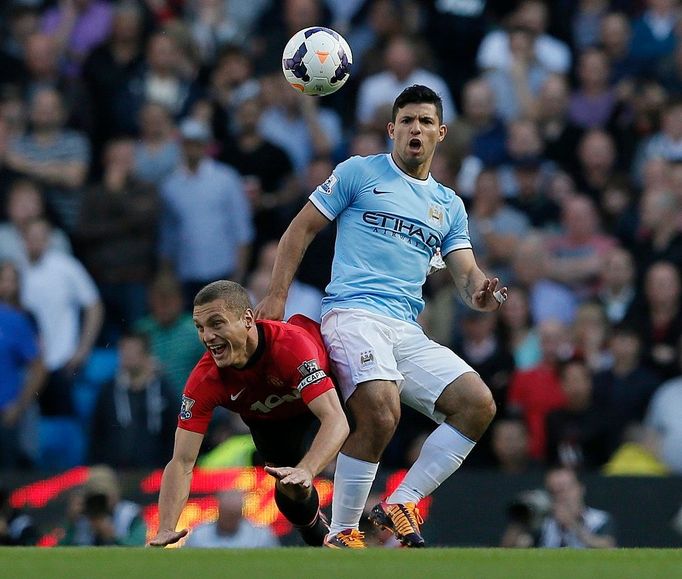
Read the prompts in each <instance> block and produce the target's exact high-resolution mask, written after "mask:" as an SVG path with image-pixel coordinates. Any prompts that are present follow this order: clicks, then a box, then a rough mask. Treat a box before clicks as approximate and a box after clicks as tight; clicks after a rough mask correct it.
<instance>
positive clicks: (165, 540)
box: [149, 529, 189, 547]
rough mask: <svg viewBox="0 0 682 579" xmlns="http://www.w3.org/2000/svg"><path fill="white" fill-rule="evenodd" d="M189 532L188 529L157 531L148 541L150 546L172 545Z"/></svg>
mask: <svg viewBox="0 0 682 579" xmlns="http://www.w3.org/2000/svg"><path fill="white" fill-rule="evenodd" d="M187 533H189V529H182V530H181V531H159V532H158V533H156V537H154V538H153V539H152V540H151V541H149V546H150V547H165V546H166V545H172V544H173V543H177V542H178V541H179V540H180V539H182V538H183V537H184V536H185V535H187Z"/></svg>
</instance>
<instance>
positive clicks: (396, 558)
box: [0, 547, 682, 579]
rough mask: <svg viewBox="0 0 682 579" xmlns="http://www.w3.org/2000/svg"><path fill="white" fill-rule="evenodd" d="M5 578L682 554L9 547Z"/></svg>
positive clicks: (251, 573) (391, 574)
mask: <svg viewBox="0 0 682 579" xmlns="http://www.w3.org/2000/svg"><path fill="white" fill-rule="evenodd" d="M0 577H2V578H3V579H15V578H16V579H19V578H20V579H32V578H34V577H35V578H40V579H48V578H49V579H53V578H54V579H108V578H111V579H137V578H141V579H157V578H158V579H174V578H176V577H177V578H181V579H208V578H213V577H220V578H232V577H234V578H236V579H260V578H265V577H268V578H273V579H289V578H291V579H307V578H311V579H312V578H315V579H331V578H349V579H364V578H365V577H367V578H371V579H382V578H390V579H402V578H405V579H436V578H441V577H443V578H445V577H447V578H452V579H498V578H499V579H659V578H660V579H682V550H672V549H670V550H665V549H618V550H611V551H577V550H503V549H424V550H419V551H416V550H407V549H368V550H366V551H360V552H358V551H352V552H349V551H331V550H323V549H303V548H289V549H268V550H248V551H247V550H218V549H216V550H212V549H207V550H201V549H200V550H191V549H174V550H157V549H124V548H101V547H100V548H80V549H78V548H76V549H74V548H58V549H37V548H2V549H0Z"/></svg>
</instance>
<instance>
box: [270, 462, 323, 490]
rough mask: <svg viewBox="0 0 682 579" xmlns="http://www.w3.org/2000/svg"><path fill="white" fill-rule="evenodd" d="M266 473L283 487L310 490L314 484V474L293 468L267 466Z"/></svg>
mask: <svg viewBox="0 0 682 579" xmlns="http://www.w3.org/2000/svg"><path fill="white" fill-rule="evenodd" d="M265 472H267V473H268V474H269V475H272V476H274V477H275V478H276V479H277V480H278V481H279V482H281V483H282V484H283V485H291V486H299V487H301V488H304V489H308V488H310V487H311V486H312V484H313V473H311V472H310V471H308V470H306V469H304V468H296V467H293V466H281V467H274V466H266V467H265Z"/></svg>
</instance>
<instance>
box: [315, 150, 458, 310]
mask: <svg viewBox="0 0 682 579" xmlns="http://www.w3.org/2000/svg"><path fill="white" fill-rule="evenodd" d="M310 201H311V202H312V203H313V205H315V207H316V208H317V209H318V210H319V211H320V212H321V213H322V214H323V215H324V216H325V217H327V219H330V220H332V221H333V220H336V222H337V235H336V247H335V250H334V261H333V264H332V277H331V281H330V283H329V285H328V286H327V288H326V293H327V295H326V297H325V298H324V299H323V300H322V314H323V315H324V314H325V313H326V312H328V311H329V310H330V309H332V308H359V309H365V310H369V311H372V312H374V313H377V314H381V315H384V316H389V317H391V318H397V319H399V320H404V321H407V322H412V323H416V319H417V315H418V314H419V312H421V311H422V309H423V308H424V300H423V299H422V286H423V285H424V282H425V281H426V275H427V272H428V269H429V262H430V260H431V258H432V256H433V255H434V254H435V253H436V251H438V250H440V252H441V254H442V255H443V256H445V255H447V254H448V253H450V252H451V251H453V250H455V249H461V248H467V247H469V248H470V247H471V242H470V240H469V227H468V219H467V214H466V211H465V209H464V204H463V203H462V200H461V199H460V198H459V197H457V195H456V194H455V192H454V191H453V190H452V189H449V188H447V187H445V186H443V185H441V184H440V183H438V182H437V181H436V180H435V179H434V178H433V177H431V175H429V177H428V179H425V180H420V179H415V178H414V177H410V176H409V175H407V174H406V173H405V172H403V171H402V170H401V169H400V168H399V167H398V166H397V165H396V164H395V162H394V161H393V159H392V158H391V155H390V154H382V155H373V156H370V157H351V158H350V159H348V160H347V161H344V162H343V163H340V164H339V165H337V167H336V169H334V172H333V173H332V175H331V176H330V177H329V178H328V179H327V180H326V181H325V182H324V183H323V184H322V185H320V186H319V187H318V188H317V189H316V190H315V191H314V192H313V193H312V195H311V196H310Z"/></svg>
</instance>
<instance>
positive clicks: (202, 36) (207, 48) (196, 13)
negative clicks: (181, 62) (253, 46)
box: [187, 0, 248, 64]
mask: <svg viewBox="0 0 682 579" xmlns="http://www.w3.org/2000/svg"><path fill="white" fill-rule="evenodd" d="M228 4H229V2H223V1H222V0H197V1H196V2H191V3H189V5H188V7H187V17H188V18H187V19H188V21H189V22H188V23H189V27H190V32H191V34H192V38H193V39H194V42H195V44H196V46H197V48H198V50H199V53H200V55H201V61H202V62H203V63H204V64H211V63H212V62H214V60H215V58H216V55H217V54H218V51H219V49H220V47H221V46H223V45H225V44H243V43H245V41H246V34H247V32H248V30H244V29H240V28H239V27H238V23H237V21H236V20H234V19H233V18H232V17H231V15H230V14H229V12H228V10H227V7H228Z"/></svg>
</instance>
